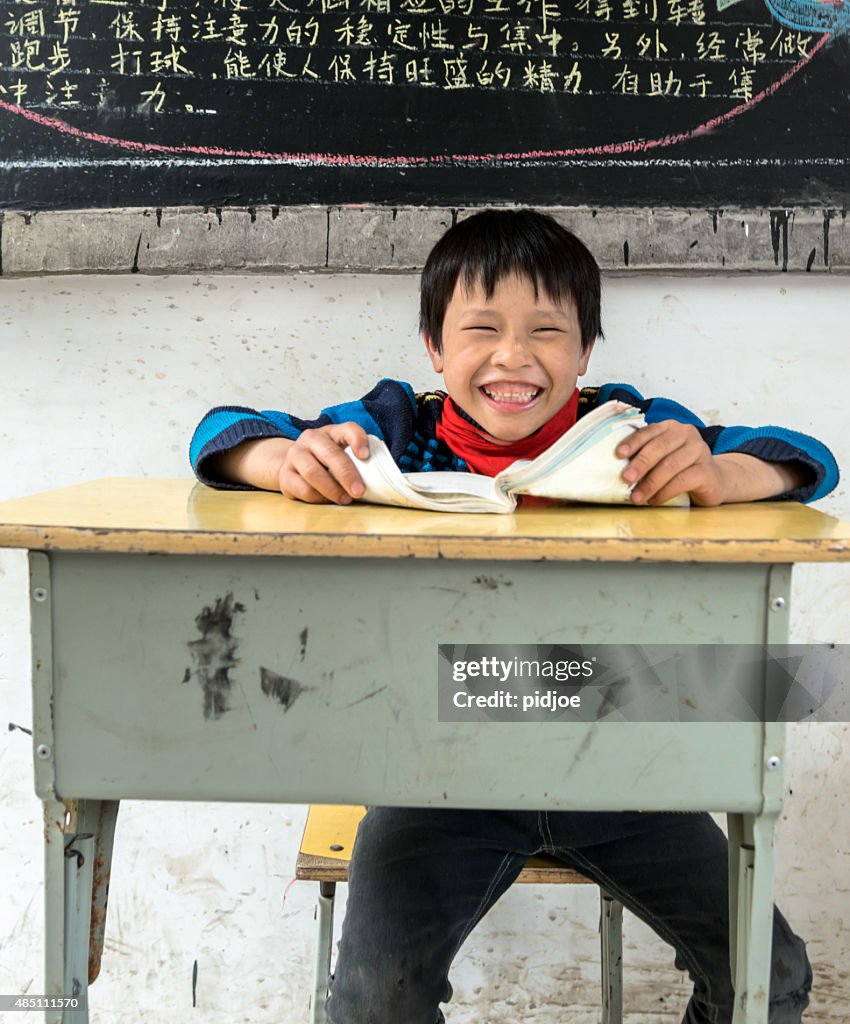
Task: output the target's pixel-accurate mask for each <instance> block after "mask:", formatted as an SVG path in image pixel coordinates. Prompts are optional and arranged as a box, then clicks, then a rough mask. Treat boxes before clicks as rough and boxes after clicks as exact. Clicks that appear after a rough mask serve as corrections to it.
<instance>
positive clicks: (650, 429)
mask: <svg viewBox="0 0 850 1024" xmlns="http://www.w3.org/2000/svg"><path fill="white" fill-rule="evenodd" d="M617 454H618V455H619V456H621V457H624V458H628V459H629V464H628V466H627V467H626V469H625V470H624V472H623V478H624V479H625V480H626V481H627V482H628V483H633V484H634V489H633V491H632V501H633V502H634V503H635V504H637V505H641V504H651V505H660V504H663V503H664V502H665V501H669V499H670V498H673V497H675V496H676V495H677V494H685V493H687V494H688V495H689V496H690V499H691V502H692V503H693V504H694V505H722V504H726V503H729V502H734V501H761V500H762V499H764V498H775V497H778V496H780V495H785V494H792V493H793V492H795V491H796V490H797V489H798V488H800V487H802V486H803V485H804V483H805V482H806V480H807V478H808V476H809V473H808V472H807V470H806V467H805V466H804V465H802V464H800V463H798V462H791V461H789V462H767V461H764V460H762V459H758V458H755V457H754V456H752V455H747V454H745V453H744V452H727V453H725V454H720V455H712V453H711V450H710V448H709V447H708V445H707V444H706V442H705V441H704V440H703V439H702V437H701V436H700V433H699V431H698V430H697V428H696V427H694V426H693V425H691V424H687V423H679V422H677V421H676V420H664V421H662V422H660V423H653V424H651V425H649V426H647V427H644V428H643V429H641V430H636V431H635V433H634V434H632V436H631V437H630V438H628V440H627V441H625V442H624V443H623V444H621V445H619V447H618V448H617Z"/></svg>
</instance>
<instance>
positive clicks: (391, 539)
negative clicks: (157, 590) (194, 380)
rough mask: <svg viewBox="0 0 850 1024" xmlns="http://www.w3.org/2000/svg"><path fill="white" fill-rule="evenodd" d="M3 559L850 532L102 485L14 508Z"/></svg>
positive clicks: (122, 482)
mask: <svg viewBox="0 0 850 1024" xmlns="http://www.w3.org/2000/svg"><path fill="white" fill-rule="evenodd" d="M0 547H15V548H29V549H31V550H41V551H49V550H60V551H111V552H126V553H150V554H188V555H311V556H325V557H336V556H342V557H379V558H410V557H414V558H465V559H487V558H497V559H508V560H532V561H534V560H537V559H541V560H544V559H545V560H555V561H615V562H632V561H647V560H648V561H663V562H671V561H672V562H689V561H697V562H843V561H850V523H847V522H843V521H842V520H839V519H836V518H834V517H833V516H828V515H824V514H823V513H821V512H818V511H816V510H815V509H811V508H808V507H806V506H803V505H797V504H794V503H791V502H782V503H776V502H773V503H765V504H746V505H726V506H722V507H720V508H710V509H703V508H690V509H687V508H684V509H683V508H652V509H646V508H632V507H619V506H592V505H574V506H569V505H560V506H554V505H552V506H547V507H534V508H524V509H523V508H521V509H520V510H519V511H518V512H516V513H515V514H513V515H466V514H464V515H459V514H455V513H440V512H437V513H435V512H414V511H411V510H409V509H400V508H384V507H380V506H372V505H354V506H349V507H347V508H339V507H336V506H332V505H305V504H302V503H300V502H295V501H290V500H289V499H288V498H284V497H283V496H282V495H280V494H271V493H268V492H264V491H214V490H211V489H210V488H207V487H204V486H202V485H200V484H196V483H195V482H194V481H192V480H157V479H151V478H145V477H134V478H114V479H106V480H95V481H92V482H90V483H83V484H78V485H77V486H75V487H67V488H64V489H61V490H55V491H47V492H44V493H42V494H36V495H33V496H32V497H28V498H19V499H17V500H14V501H7V502H4V503H0Z"/></svg>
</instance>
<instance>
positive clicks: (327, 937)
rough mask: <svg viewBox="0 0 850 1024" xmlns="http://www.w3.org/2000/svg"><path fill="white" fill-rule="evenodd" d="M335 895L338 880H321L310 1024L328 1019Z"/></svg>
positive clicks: (316, 1023)
mask: <svg viewBox="0 0 850 1024" xmlns="http://www.w3.org/2000/svg"><path fill="white" fill-rule="evenodd" d="M335 896H336V882H319V900H318V902H317V904H316V920H317V932H318V934H317V936H316V973H315V975H314V978H313V1005H312V1012H311V1013H310V1024H325V1021H326V1020H327V1018H326V1017H325V1000H326V999H327V998H328V978H329V977H330V973H331V953H332V947H333V928H334V898H335Z"/></svg>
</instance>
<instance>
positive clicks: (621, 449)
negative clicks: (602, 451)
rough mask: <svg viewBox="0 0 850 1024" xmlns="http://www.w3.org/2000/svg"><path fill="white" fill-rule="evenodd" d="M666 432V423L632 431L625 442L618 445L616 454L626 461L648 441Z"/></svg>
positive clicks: (649, 424) (652, 424)
mask: <svg viewBox="0 0 850 1024" xmlns="http://www.w3.org/2000/svg"><path fill="white" fill-rule="evenodd" d="M665 430H666V421H664V422H662V423H648V424H647V425H646V426H645V427H641V428H640V429H639V430H634V431H632V433H631V434H629V436H628V437H627V438H625V440H623V441H621V442H620V443H619V444H618V445H617V448H616V451H615V453H614V454H615V455H617V456H618V457H619V458H621V459H626V458H628V457H629V456H630V455H634V454H635V453H636V452H638V451H640V449H641V448H642V447H643V446H644V445H645V444H646V442H647V441H651V440H652V439H653V438H654V437H658V435H659V434H662V433H663V432H664V431H665Z"/></svg>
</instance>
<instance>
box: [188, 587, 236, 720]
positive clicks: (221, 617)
mask: <svg viewBox="0 0 850 1024" xmlns="http://www.w3.org/2000/svg"><path fill="white" fill-rule="evenodd" d="M244 611H245V606H244V605H242V604H240V603H239V602H238V601H234V600H233V594H231V593H227V594H225V595H224V597H219V598H216V602H215V604H214V605H213V606H212V607H209V606H207V607H205V608H204V610H203V611H202V612H201V613H200V615H196V616H195V625H196V627H197V628H198V630H199V632H200V634H201V639H200V640H191V641H190V642H189V645H188V646H189V653H190V654H191V655H192V660H193V661H194V663H195V674H196V675H197V677H198V681H199V682H200V684H201V689H202V690H203V691H204V718H220V717H221V715H223V714H224V712H225V711H227V710H229V708H228V703H227V695H228V693H229V692H230V688H231V686H232V681H231V679H230V670H231V669H232V668H235V667H236V665H238V664H239V659H238V658H237V657H236V649H237V647H238V646H239V641H238V640H237V639H236V638H235V637H234V636H233V633H232V629H233V619H234V616H236V615H237V614H238V613H239V612H244ZM190 674H191V673H190ZM183 682H186V677H185V676H184V679H183Z"/></svg>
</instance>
